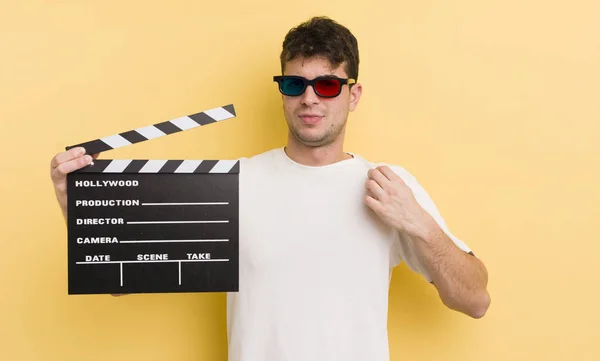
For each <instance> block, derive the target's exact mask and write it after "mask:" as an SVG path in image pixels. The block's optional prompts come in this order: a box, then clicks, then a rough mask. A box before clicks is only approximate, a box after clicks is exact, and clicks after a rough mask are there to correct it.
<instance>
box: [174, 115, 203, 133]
mask: <svg viewBox="0 0 600 361" xmlns="http://www.w3.org/2000/svg"><path fill="white" fill-rule="evenodd" d="M170 122H171V123H173V125H175V126H176V127H177V128H179V129H181V130H188V129H192V128H195V127H199V126H200V124H198V123H196V122H195V121H193V120H192V118H190V117H181V118H177V119H173V120H170Z"/></svg>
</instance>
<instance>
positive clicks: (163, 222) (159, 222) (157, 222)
mask: <svg viewBox="0 0 600 361" xmlns="http://www.w3.org/2000/svg"><path fill="white" fill-rule="evenodd" d="M228 222H229V221H134V222H127V224H175V223H228Z"/></svg>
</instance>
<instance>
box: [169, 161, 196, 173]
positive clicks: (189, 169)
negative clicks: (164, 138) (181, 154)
mask: <svg viewBox="0 0 600 361" xmlns="http://www.w3.org/2000/svg"><path fill="white" fill-rule="evenodd" d="M200 163H202V161H201V160H184V161H183V162H182V163H181V164H180V165H179V167H177V169H176V170H175V173H194V171H195V170H196V168H198V166H199V165H200Z"/></svg>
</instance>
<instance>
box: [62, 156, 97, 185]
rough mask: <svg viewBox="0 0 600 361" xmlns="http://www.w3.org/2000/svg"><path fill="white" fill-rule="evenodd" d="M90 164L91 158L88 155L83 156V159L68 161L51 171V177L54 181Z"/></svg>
mask: <svg viewBox="0 0 600 361" xmlns="http://www.w3.org/2000/svg"><path fill="white" fill-rule="evenodd" d="M90 163H92V156H90V155H88V154H86V155H84V156H83V157H79V158H75V159H72V160H69V161H67V162H64V163H61V164H59V165H58V166H57V167H56V168H54V169H52V177H53V178H54V179H59V178H62V177H64V176H66V175H67V174H69V173H71V172H73V171H76V170H78V169H81V168H83V167H85V166H87V165H89V164H90Z"/></svg>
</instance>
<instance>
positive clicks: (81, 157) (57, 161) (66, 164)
mask: <svg viewBox="0 0 600 361" xmlns="http://www.w3.org/2000/svg"><path fill="white" fill-rule="evenodd" d="M98 155H99V154H94V155H87V154H85V149H83V148H81V147H77V148H71V149H69V150H68V151H65V152H61V153H58V154H56V155H55V156H54V157H53V158H52V160H51V161H50V178H51V179H52V184H53V185H54V194H55V195H56V200H57V202H58V205H59V207H60V210H61V212H62V215H63V218H64V220H65V223H66V222H67V204H68V203H67V174H69V173H71V172H74V171H76V170H78V169H81V168H83V167H85V166H88V165H89V164H90V163H92V162H93V161H94V159H96V158H98ZM113 296H121V294H113Z"/></svg>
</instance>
